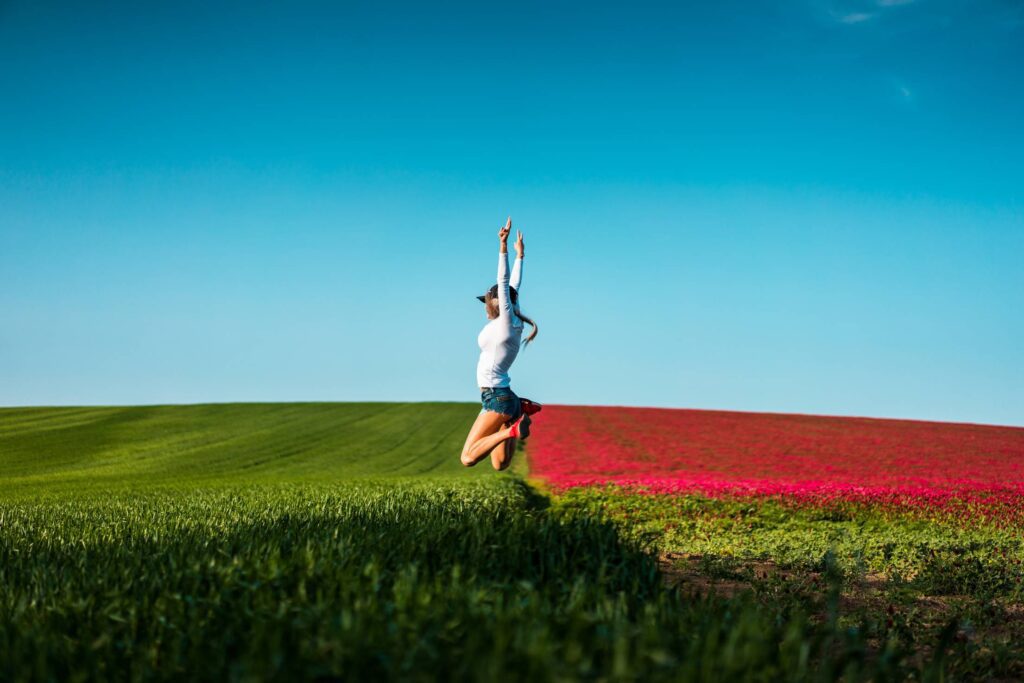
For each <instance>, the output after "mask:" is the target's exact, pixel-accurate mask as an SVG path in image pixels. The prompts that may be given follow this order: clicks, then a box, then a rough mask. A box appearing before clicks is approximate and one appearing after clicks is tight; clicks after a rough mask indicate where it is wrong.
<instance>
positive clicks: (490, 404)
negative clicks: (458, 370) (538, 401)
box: [480, 387, 523, 420]
mask: <svg viewBox="0 0 1024 683" xmlns="http://www.w3.org/2000/svg"><path fill="white" fill-rule="evenodd" d="M480 403H481V405H482V406H483V408H481V409H480V412H481V413H483V412H485V411H488V410H491V411H494V412H496V413H504V414H505V415H511V416H512V419H513V420H515V419H516V418H518V417H519V416H520V415H521V414H522V412H523V406H522V404H521V403H520V402H519V397H518V396H516V395H515V393H514V392H513V391H512V390H511V389H509V388H508V387H488V388H487V389H484V390H483V391H482V392H480Z"/></svg>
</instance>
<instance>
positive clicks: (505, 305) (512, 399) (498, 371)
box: [461, 216, 540, 470]
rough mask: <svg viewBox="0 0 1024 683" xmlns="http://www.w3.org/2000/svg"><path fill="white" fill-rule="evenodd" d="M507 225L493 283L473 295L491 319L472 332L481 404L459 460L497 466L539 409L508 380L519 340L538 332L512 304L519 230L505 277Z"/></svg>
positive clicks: (519, 264) (519, 272)
mask: <svg viewBox="0 0 1024 683" xmlns="http://www.w3.org/2000/svg"><path fill="white" fill-rule="evenodd" d="M511 231H512V217H511V216H510V217H509V218H508V220H507V221H506V222H505V227H503V228H502V229H501V230H499V231H498V243H499V245H500V248H499V251H498V284H496V285H494V286H492V287H491V288H490V290H488V292H487V293H486V294H484V295H483V296H478V297H477V298H478V299H480V300H481V301H483V302H484V310H485V311H486V313H487V317H488V318H489V319H490V322H489V323H487V324H486V325H485V326H484V329H483V330H481V332H480V335H479V336H478V337H477V343H478V344H479V345H480V360H479V362H477V366H476V378H477V384H478V385H479V386H480V391H481V394H480V402H481V403H482V405H483V407H482V409H481V410H480V414H479V415H477V417H476V421H475V422H474V423H473V428H472V429H470V430H469V436H467V437H466V445H465V446H463V448H462V458H461V460H462V464H463V465H465V466H466V467H472V466H473V465H475V464H477V463H478V462H479V461H480V460H483V459H484V458H485V457H487V455H490V456H491V465H493V466H494V469H496V470H503V469H505V468H506V467H508V466H509V465H511V464H512V454H513V453H515V450H516V440H517V439H520V438H522V439H525V438H526V437H528V436H529V435H530V415H531V414H532V413H536V412H537V411H539V410H540V405H539V404H536V403H533V402H532V401H530V400H529V399H526V398H523V399H520V398H519V397H518V396H516V395H515V393H513V391H512V389H511V388H510V386H509V384H510V382H509V376H508V369H509V367H511V365H512V361H514V360H515V359H516V355H517V354H518V353H519V347H520V342H521V341H522V342H523V343H526V344H528V343H530V342H532V341H533V340H534V338H536V336H537V323H535V322H533V321H532V320H530V319H529V318H527V317H526V316H525V315H523V314H522V313H521V312H520V311H519V307H518V305H517V304H518V299H519V292H518V290H519V288H520V283H521V281H522V276H523V255H524V247H523V234H522V233H521V232H517V239H516V243H515V248H516V261H515V264H514V265H513V266H512V275H511V282H510V281H509V277H510V276H509V271H508V235H509V233H510V232H511ZM524 322H527V323H530V325H532V326H533V331H532V332H531V333H530V336H528V337H527V338H526V339H525V341H523V340H522V336H523V323H524Z"/></svg>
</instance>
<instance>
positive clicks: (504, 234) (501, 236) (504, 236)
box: [498, 216, 512, 244]
mask: <svg viewBox="0 0 1024 683" xmlns="http://www.w3.org/2000/svg"><path fill="white" fill-rule="evenodd" d="M510 232H512V216H509V217H508V220H507V221H505V227H504V228H501V229H500V230H498V240H499V241H500V242H501V243H502V244H508V234H509V233H510Z"/></svg>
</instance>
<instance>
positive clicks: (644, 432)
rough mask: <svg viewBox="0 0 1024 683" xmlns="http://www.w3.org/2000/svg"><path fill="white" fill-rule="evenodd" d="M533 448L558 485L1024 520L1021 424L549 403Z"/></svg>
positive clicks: (536, 467) (535, 466)
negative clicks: (848, 503) (854, 504)
mask: <svg viewBox="0 0 1024 683" xmlns="http://www.w3.org/2000/svg"><path fill="white" fill-rule="evenodd" d="M535 430H536V432H537V435H536V436H535V437H534V438H533V439H531V443H530V447H529V458H530V470H531V473H532V475H533V476H534V477H537V478H539V479H541V480H543V481H545V482H546V483H547V485H548V486H549V487H551V488H552V489H554V490H556V491H557V490H560V489H566V488H572V487H579V486H592V485H601V484H614V485H616V486H619V487H623V488H625V489H628V490H633V491H637V492H645V493H699V494H703V495H708V496H726V495H728V496H778V497H781V498H782V499H785V500H790V501H794V502H800V503H810V504H827V503H829V502H835V501H851V502H864V503H870V504H878V505H884V506H892V507H898V508H900V509H906V508H918V509H921V510H924V511H931V512H936V511H941V512H943V513H945V514H946V515H948V514H953V515H956V516H961V517H964V518H970V519H979V518H983V519H987V520H990V521H993V522H996V523H1000V524H1006V523H1009V524H1014V525H1020V524H1024V428H1018V427H997V426H986V425H974V424H958V423H941V422H922V421H913V420H888V419H874V418H852V417H823V416H813V415H788V414H770V413H739V412H726V411H710V410H677V409H661V408H616V407H589V406H560V405H547V406H545V407H544V410H543V412H541V413H539V414H538V415H537V416H536V418H535Z"/></svg>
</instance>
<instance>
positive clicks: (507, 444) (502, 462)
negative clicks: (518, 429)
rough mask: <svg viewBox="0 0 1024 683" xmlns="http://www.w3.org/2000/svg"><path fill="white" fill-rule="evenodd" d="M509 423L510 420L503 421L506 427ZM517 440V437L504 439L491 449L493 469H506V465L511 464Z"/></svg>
mask: <svg viewBox="0 0 1024 683" xmlns="http://www.w3.org/2000/svg"><path fill="white" fill-rule="evenodd" d="M511 425H512V423H511V422H507V423H505V426H506V427H510V426H511ZM518 441H519V439H516V438H511V439H505V440H504V441H502V442H501V443H499V444H498V445H497V446H495V447H494V448H493V449H492V450H491V466H492V467H493V468H494V469H496V470H505V469H508V466H509V465H511V464H512V456H513V455H515V452H516V443H518Z"/></svg>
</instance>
